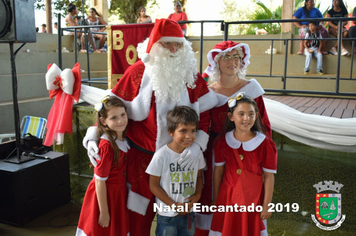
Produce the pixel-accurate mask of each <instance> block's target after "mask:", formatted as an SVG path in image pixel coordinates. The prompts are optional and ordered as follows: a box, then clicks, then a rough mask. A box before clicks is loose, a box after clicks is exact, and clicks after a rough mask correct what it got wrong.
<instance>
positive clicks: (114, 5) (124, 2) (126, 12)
mask: <svg viewBox="0 0 356 236" xmlns="http://www.w3.org/2000/svg"><path fill="white" fill-rule="evenodd" d="M148 2H152V3H153V4H156V0H129V1H128V0H112V1H111V6H110V9H109V10H110V13H114V14H115V13H118V14H119V19H120V20H123V21H124V22H125V23H136V20H137V17H138V9H139V8H140V7H146V5H147V3H148Z"/></svg>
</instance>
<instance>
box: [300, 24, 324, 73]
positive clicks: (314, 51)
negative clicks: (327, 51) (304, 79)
mask: <svg viewBox="0 0 356 236" xmlns="http://www.w3.org/2000/svg"><path fill="white" fill-rule="evenodd" d="M317 27H318V22H313V21H312V22H309V32H308V33H307V34H306V35H305V40H304V47H305V49H304V54H305V68H304V74H305V75H307V74H309V71H310V62H311V59H312V57H313V55H314V56H315V57H316V60H317V65H316V73H317V74H318V75H323V54H322V53H321V40H322V39H323V37H322V36H321V34H320V32H318V31H317V30H316V29H317Z"/></svg>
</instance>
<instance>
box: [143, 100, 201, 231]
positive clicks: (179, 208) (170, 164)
mask: <svg viewBox="0 0 356 236" xmlns="http://www.w3.org/2000/svg"><path fill="white" fill-rule="evenodd" d="M198 124H199V117H198V115H197V113H196V112H195V110H193V109H192V108H190V107H187V106H177V107H175V108H174V109H173V110H172V111H170V112H168V114H167V129H168V133H169V134H170V135H171V136H172V138H173V141H171V142H170V143H168V144H167V145H165V146H163V147H162V148H160V149H159V150H157V152H156V153H155V154H154V155H153V158H152V160H151V162H150V164H149V165H148V167H147V169H146V173H148V174H149V175H150V181H149V186H150V190H151V192H152V193H153V194H154V195H155V196H156V203H155V204H154V210H156V211H157V213H158V215H157V228H156V235H157V236H161V235H189V236H193V235H194V234H195V213H194V212H191V211H190V210H191V208H192V207H193V204H194V203H197V202H198V201H199V199H200V196H201V191H202V188H203V176H202V169H203V168H204V167H205V161H204V157H203V154H202V153H201V152H200V154H199V156H197V157H195V158H196V161H194V163H193V164H192V165H191V166H190V167H189V168H188V167H181V166H180V165H179V164H178V160H179V158H180V154H181V153H182V152H183V151H184V149H185V148H187V147H189V146H190V145H191V144H193V143H194V140H195V136H196V131H197V128H198Z"/></svg>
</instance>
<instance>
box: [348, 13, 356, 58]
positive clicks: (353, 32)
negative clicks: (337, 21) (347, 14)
mask: <svg viewBox="0 0 356 236" xmlns="http://www.w3.org/2000/svg"><path fill="white" fill-rule="evenodd" d="M352 17H356V7H355V8H354V10H353V12H352ZM352 23H353V24H354V26H351V27H350V28H349V38H356V21H352ZM350 43H352V41H350ZM354 54H356V45H355V47H354Z"/></svg>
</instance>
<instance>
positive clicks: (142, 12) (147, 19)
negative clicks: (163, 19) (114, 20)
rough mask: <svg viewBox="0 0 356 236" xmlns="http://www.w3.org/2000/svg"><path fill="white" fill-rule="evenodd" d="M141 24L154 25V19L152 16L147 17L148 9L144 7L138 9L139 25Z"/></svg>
mask: <svg viewBox="0 0 356 236" xmlns="http://www.w3.org/2000/svg"><path fill="white" fill-rule="evenodd" d="M140 23H152V19H151V17H150V16H148V15H146V8H144V7H140V8H139V9H138V18H137V24H140Z"/></svg>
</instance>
